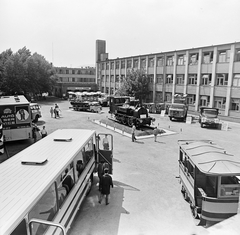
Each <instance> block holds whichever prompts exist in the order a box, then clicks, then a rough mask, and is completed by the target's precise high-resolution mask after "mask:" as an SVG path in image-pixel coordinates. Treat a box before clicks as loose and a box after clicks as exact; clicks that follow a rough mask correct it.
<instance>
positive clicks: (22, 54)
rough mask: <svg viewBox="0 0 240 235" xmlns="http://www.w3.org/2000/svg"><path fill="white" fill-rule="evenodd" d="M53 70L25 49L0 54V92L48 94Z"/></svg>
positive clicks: (53, 77)
mask: <svg viewBox="0 0 240 235" xmlns="http://www.w3.org/2000/svg"><path fill="white" fill-rule="evenodd" d="M55 74H56V72H55V71H54V68H53V67H52V66H51V64H50V63H49V62H47V61H46V60H45V58H44V57H43V56H41V55H39V54H37V53H34V54H33V55H31V52H30V50H28V49H27V48H26V47H23V48H22V49H19V50H18V51H17V52H16V53H12V51H11V49H9V50H7V51H5V52H3V53H1V54H0V90H1V91H2V92H3V93H5V94H6V95H15V94H24V95H26V96H27V95H28V94H31V95H36V94H42V93H44V92H50V91H51V89H52V87H53V85H54V84H55V81H56V79H55Z"/></svg>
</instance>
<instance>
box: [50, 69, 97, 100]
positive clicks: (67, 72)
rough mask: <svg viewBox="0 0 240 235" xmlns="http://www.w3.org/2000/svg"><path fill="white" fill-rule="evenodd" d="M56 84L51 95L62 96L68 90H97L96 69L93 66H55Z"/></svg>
mask: <svg viewBox="0 0 240 235" xmlns="http://www.w3.org/2000/svg"><path fill="white" fill-rule="evenodd" d="M55 70H56V73H57V84H56V86H55V87H54V89H53V95H55V96H57V97H64V96H66V95H67V92H68V91H97V90H98V85H97V83H96V69H95V68H94V67H81V68H67V67H55Z"/></svg>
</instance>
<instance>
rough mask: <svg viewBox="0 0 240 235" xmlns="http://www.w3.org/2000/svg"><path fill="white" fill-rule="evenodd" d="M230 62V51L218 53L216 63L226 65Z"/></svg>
mask: <svg viewBox="0 0 240 235" xmlns="http://www.w3.org/2000/svg"><path fill="white" fill-rule="evenodd" d="M229 61H230V50H224V51H219V53H218V62H219V63H226V62H229Z"/></svg>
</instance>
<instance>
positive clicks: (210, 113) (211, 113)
mask: <svg viewBox="0 0 240 235" xmlns="http://www.w3.org/2000/svg"><path fill="white" fill-rule="evenodd" d="M218 114H219V110H218V109H217V108H209V107H201V108H200V114H199V123H200V125H201V127H202V128H203V127H204V126H212V127H217V126H218V125H219V123H220V120H219V118H218Z"/></svg>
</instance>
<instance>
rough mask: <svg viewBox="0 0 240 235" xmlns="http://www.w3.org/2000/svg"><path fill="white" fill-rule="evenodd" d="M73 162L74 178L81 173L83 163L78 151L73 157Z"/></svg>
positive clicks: (77, 177)
mask: <svg viewBox="0 0 240 235" xmlns="http://www.w3.org/2000/svg"><path fill="white" fill-rule="evenodd" d="M74 162H75V172H76V179H79V177H80V175H81V174H82V172H83V170H84V168H85V164H84V162H83V154H82V151H80V152H79V153H78V154H77V156H76V157H75V159H74Z"/></svg>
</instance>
